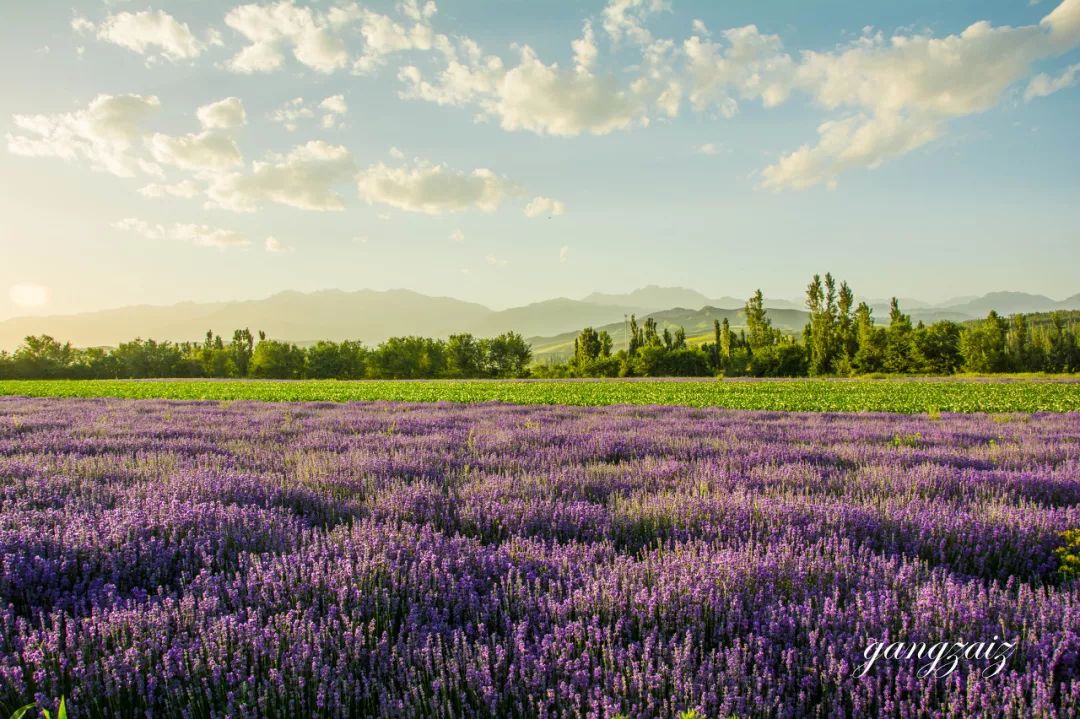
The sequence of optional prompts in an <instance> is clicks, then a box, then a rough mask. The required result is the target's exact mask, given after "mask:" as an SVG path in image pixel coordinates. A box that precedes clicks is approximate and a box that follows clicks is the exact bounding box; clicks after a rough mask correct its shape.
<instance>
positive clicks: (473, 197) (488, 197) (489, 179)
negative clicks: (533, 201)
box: [357, 162, 521, 215]
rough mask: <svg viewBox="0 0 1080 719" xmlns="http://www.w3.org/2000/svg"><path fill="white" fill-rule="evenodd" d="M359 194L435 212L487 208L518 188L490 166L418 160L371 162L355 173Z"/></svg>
mask: <svg viewBox="0 0 1080 719" xmlns="http://www.w3.org/2000/svg"><path fill="white" fill-rule="evenodd" d="M357 182H358V189H359V191H360V196H361V197H362V198H363V199H365V200H367V201H368V202H369V203H380V204H384V205H390V206H391V207H397V208H399V209H402V210H408V211H409V212H422V213H425V214H429V215H438V214H442V213H445V212H461V211H463V210H467V209H470V208H473V207H475V208H478V209H480V210H484V211H486V212H490V211H492V210H494V209H495V208H497V207H498V206H499V204H500V203H502V201H503V200H504V199H506V198H507V197H509V196H512V195H517V194H520V192H521V190H520V188H519V187H518V186H517V185H516V184H515V183H513V182H511V181H510V180H508V179H506V178H505V177H500V176H499V175H496V174H495V173H494V172H492V171H491V170H488V169H486V168H479V169H476V170H473V171H472V172H460V171H457V170H451V169H449V168H448V167H446V166H445V165H434V164H431V163H427V162H418V163H417V164H416V165H414V166H412V167H407V166H406V167H397V168H394V167H388V166H387V165H384V164H382V163H379V164H377V165H372V166H371V167H368V168H367V169H366V170H363V171H362V172H361V173H360V174H359V175H358V176H357Z"/></svg>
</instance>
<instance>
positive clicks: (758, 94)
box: [682, 24, 795, 118]
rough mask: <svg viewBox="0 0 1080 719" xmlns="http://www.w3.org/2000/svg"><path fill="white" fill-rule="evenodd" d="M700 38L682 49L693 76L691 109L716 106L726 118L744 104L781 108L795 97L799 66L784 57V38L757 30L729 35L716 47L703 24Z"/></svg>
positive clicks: (746, 29) (751, 27)
mask: <svg viewBox="0 0 1080 719" xmlns="http://www.w3.org/2000/svg"><path fill="white" fill-rule="evenodd" d="M699 30H703V31H704V32H699V34H698V35H694V36H692V37H690V38H689V39H688V40H686V41H685V42H683V44H682V52H683V54H684V56H685V57H686V64H687V73H688V75H689V84H690V92H689V99H690V105H691V107H693V108H694V109H695V110H697V111H698V112H701V111H704V110H706V109H708V108H710V107H714V108H716V110H717V111H718V112H719V113H720V115H722V116H723V117H725V118H730V117H733V116H734V115H735V114H736V113H737V112H738V111H739V103H738V99H737V98H736V97H735V95H738V96H739V97H742V98H745V99H754V98H756V99H760V100H761V101H762V103H763V104H764V105H765V106H766V107H773V106H775V105H778V104H780V103H781V102H783V101H784V100H785V99H787V97H788V95H789V94H790V92H791V85H792V80H793V77H794V70H795V65H794V63H793V62H792V60H791V58H790V57H789V56H788V55H787V54H785V53H783V52H782V48H783V43H782V42H781V40H780V37H779V36H778V35H765V34H762V33H761V32H760V31H759V30H758V29H757V27H755V26H754V25H747V26H745V27H739V28H732V29H730V30H725V31H724V32H723V33H722V35H723V40H722V41H718V42H714V41H712V40H711V39H710V36H709V34H708V31H707V30H705V28H704V24H702V25H701V26H700V28H699Z"/></svg>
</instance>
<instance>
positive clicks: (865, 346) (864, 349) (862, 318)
mask: <svg viewBox="0 0 1080 719" xmlns="http://www.w3.org/2000/svg"><path fill="white" fill-rule="evenodd" d="M855 338H856V344H857V349H856V350H855V359H854V360H853V364H854V366H855V369H856V370H857V371H859V372H861V373H863V374H870V373H872V372H881V371H882V370H883V369H884V368H885V344H886V341H885V330H883V329H882V328H880V327H878V326H876V325H875V324H874V315H873V311H872V310H871V309H870V305H868V304H866V303H865V302H860V303H859V306H858V307H857V308H855Z"/></svg>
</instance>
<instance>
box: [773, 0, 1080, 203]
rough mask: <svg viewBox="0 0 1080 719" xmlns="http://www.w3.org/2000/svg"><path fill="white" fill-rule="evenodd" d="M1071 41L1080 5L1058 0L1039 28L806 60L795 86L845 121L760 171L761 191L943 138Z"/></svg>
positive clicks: (980, 26)
mask: <svg viewBox="0 0 1080 719" xmlns="http://www.w3.org/2000/svg"><path fill="white" fill-rule="evenodd" d="M1078 41H1080V0H1065V2H1063V3H1062V4H1061V5H1059V6H1058V8H1056V9H1055V10H1054V11H1053V12H1052V13H1050V14H1049V15H1047V16H1046V17H1045V18H1044V19H1043V21H1042V22H1041V23H1040V24H1039V25H1027V26H1021V27H1008V26H1001V27H995V26H993V25H991V24H990V23H988V22H976V23H974V24H972V25H970V26H968V27H967V28H966V29H965V30H964V31H963V32H961V33H959V34H955V35H948V36H946V37H942V38H935V37H930V36H928V35H919V34H915V35H895V36H893V37H891V38H889V39H888V40H886V39H885V38H884V37H883V36H882V35H881V34H880V33H878V34H867V35H864V36H863V37H862V38H860V39H859V40H858V41H856V42H854V43H852V44H850V45H847V46H844V47H840V48H837V49H836V50H834V51H831V52H824V53H819V52H805V53H803V57H802V60H801V62H800V63H799V65H798V68H797V69H796V72H795V74H794V77H793V84H794V87H796V88H798V89H800V90H803V91H805V92H808V93H809V94H811V95H812V96H813V98H814V99H815V100H816V101H817V102H818V103H819V104H820V105H821V106H823V107H825V108H826V109H828V110H834V111H840V112H843V113H845V114H844V115H843V116H842V117H840V118H839V119H833V120H829V121H827V122H824V123H822V124H821V125H820V126H819V128H818V140H817V142H816V143H815V144H813V145H811V144H806V145H803V146H802V147H800V148H799V149H797V150H795V151H793V152H790V153H788V154H785V155H783V156H782V157H780V159H779V160H777V162H775V163H774V164H772V165H770V166H769V167H767V168H765V170H764V171H763V173H762V175H763V181H762V185H763V186H764V187H768V188H772V189H783V188H795V189H798V188H804V187H810V186H812V185H816V184H819V183H822V182H826V183H832V182H835V179H836V176H837V175H839V174H840V173H842V172H844V171H845V170H849V169H852V168H857V167H862V168H874V167H878V166H879V165H881V164H882V163H884V162H886V161H887V160H889V159H892V158H894V157H897V156H899V155H902V154H905V153H907V152H910V151H912V150H914V149H916V148H918V147H921V146H923V145H925V144H926V143H928V142H930V141H932V140H934V139H935V138H937V137H940V136H941V135H942V134H943V133H944V132H945V130H946V126H947V123H948V121H949V120H952V119H954V118H958V117H964V116H967V115H972V114H976V113H980V112H984V111H986V110H988V109H990V108H992V107H994V106H995V105H997V104H998V103H999V102H1000V101H1001V99H1002V97H1003V96H1004V94H1005V92H1006V90H1007V89H1008V88H1010V87H1012V86H1013V85H1015V84H1016V83H1017V82H1019V81H1021V80H1022V79H1023V78H1025V77H1026V76H1027V75H1028V74H1029V73H1030V72H1031V67H1032V65H1033V64H1034V63H1035V62H1037V61H1039V60H1042V59H1045V58H1048V57H1052V56H1054V55H1056V54H1058V53H1060V52H1062V51H1063V50H1064V49H1067V48H1068V47H1071V46H1072V45H1075V44H1076V42H1078ZM1066 82H1068V80H1066ZM1050 85H1052V82H1051V83H1049V84H1047V85H1046V86H1043V85H1042V84H1041V83H1036V86H1035V90H1033V91H1032V92H1033V93H1035V94H1037V93H1038V91H1039V89H1042V88H1043V87H1045V89H1049V87H1050ZM1029 89H1030V88H1029Z"/></svg>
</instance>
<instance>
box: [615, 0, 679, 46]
mask: <svg viewBox="0 0 1080 719" xmlns="http://www.w3.org/2000/svg"><path fill="white" fill-rule="evenodd" d="M670 9H671V4H670V2H668V1H667V0H610V2H608V4H607V7H605V8H604V11H603V17H604V30H605V32H607V34H608V35H609V36H610V37H611V39H612V41H613V42H616V43H618V42H620V41H622V40H623V39H627V40H629V41H630V42H633V43H635V44H637V45H647V44H648V43H650V42H652V35H651V34H650V33H649V31H648V30H646V29H645V20H646V19H647V18H648V17H649V16H650V15H653V14H655V13H658V12H662V11H664V10H670Z"/></svg>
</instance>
